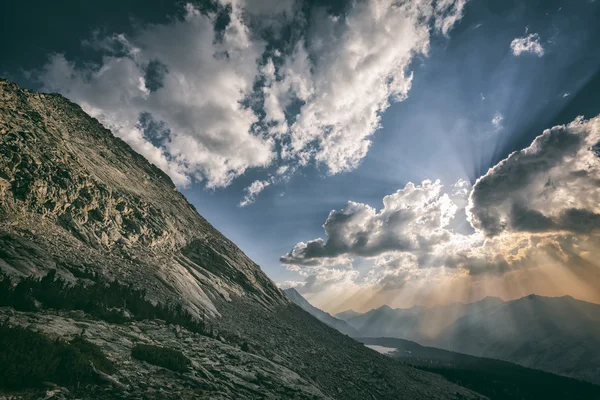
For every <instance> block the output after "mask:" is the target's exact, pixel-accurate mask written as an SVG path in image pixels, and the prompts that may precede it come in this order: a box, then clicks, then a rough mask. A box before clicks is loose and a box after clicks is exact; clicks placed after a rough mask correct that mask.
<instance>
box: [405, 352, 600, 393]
mask: <svg viewBox="0 0 600 400" xmlns="http://www.w3.org/2000/svg"><path fill="white" fill-rule="evenodd" d="M490 361H492V362H491V363H485V362H484V363H482V364H481V365H479V366H476V365H471V366H464V365H463V366H460V365H455V366H440V365H438V366H426V365H423V364H412V366H414V367H417V368H419V369H422V370H424V371H428V372H433V373H436V374H440V375H442V376H443V377H445V378H446V379H448V380H449V381H451V382H454V383H456V384H458V385H461V386H464V387H466V388H469V389H472V390H474V391H476V392H478V393H481V394H483V395H485V396H488V397H489V398H490V399H492V400H517V399H532V400H533V399H540V400H542V399H543V400H550V399H557V400H558V399H561V400H562V399H598V398H600V386H596V385H593V384H591V383H588V382H583V381H579V380H576V379H570V378H567V377H564V376H559V375H555V374H551V373H547V372H543V371H538V370H534V369H529V368H523V367H521V368H519V366H517V365H513V367H514V368H506V367H503V366H500V365H498V364H495V363H494V362H493V361H495V360H490Z"/></svg>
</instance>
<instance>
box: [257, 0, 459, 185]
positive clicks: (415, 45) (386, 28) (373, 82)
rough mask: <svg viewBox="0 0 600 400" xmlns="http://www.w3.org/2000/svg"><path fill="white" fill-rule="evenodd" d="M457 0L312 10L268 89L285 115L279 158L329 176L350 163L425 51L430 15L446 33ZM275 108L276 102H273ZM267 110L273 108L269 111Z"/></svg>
mask: <svg viewBox="0 0 600 400" xmlns="http://www.w3.org/2000/svg"><path fill="white" fill-rule="evenodd" d="M463 5H464V1H461V0H459V1H448V0H444V1H442V2H437V6H436V7H434V6H433V3H432V2H428V1H408V2H402V3H398V2H396V1H393V0H376V1H369V2H357V3H355V4H354V6H353V7H352V8H350V9H349V10H347V12H346V13H345V14H344V15H341V16H332V15H329V14H327V13H325V12H323V11H321V12H320V13H317V14H316V16H315V17H314V18H313V20H312V21H311V26H310V28H309V30H308V32H307V34H306V35H305V37H304V40H302V41H300V42H299V43H298V44H297V46H296V47H295V50H294V52H293V53H292V55H291V56H290V57H289V58H288V59H286V60H285V62H284V63H283V64H282V65H280V66H279V69H278V74H279V76H280V79H279V80H277V81H276V82H275V83H273V85H272V87H271V88H270V89H269V92H268V95H269V96H277V98H278V101H277V102H275V101H272V100H271V97H268V98H269V101H270V104H273V105H274V104H277V105H278V106H279V107H280V108H278V110H277V111H278V112H277V114H279V118H274V120H276V121H278V122H281V123H283V122H284V121H283V118H282V112H281V111H282V110H286V109H290V108H293V107H297V104H301V106H300V110H299V112H298V113H297V114H296V115H295V116H294V117H293V118H291V121H290V127H289V142H287V143H286V146H285V148H284V151H283V156H284V158H291V159H294V158H295V159H297V160H299V162H300V163H301V164H304V163H307V162H308V161H310V160H315V161H316V162H317V163H320V164H322V165H324V166H325V167H326V168H327V170H328V171H329V173H331V174H336V173H339V172H342V171H347V170H351V169H354V168H356V167H357V166H358V165H359V163H360V161H361V160H362V159H363V158H364V157H365V155H366V154H367V151H368V149H369V147H370V144H371V141H370V137H371V135H373V133H374V132H375V131H376V130H377V129H378V128H379V125H380V115H381V113H382V112H384V111H385V110H386V109H387V108H388V106H389V105H390V103H391V102H398V101H402V100H404V99H405V98H406V97H407V96H408V92H409V90H410V88H411V84H412V77H413V74H412V72H411V71H410V70H409V67H410V65H411V62H412V60H413V59H414V57H416V56H424V55H426V54H427V52H428V49H429V41H430V34H431V29H432V28H431V21H432V22H433V25H434V26H435V27H436V28H435V29H437V30H438V31H441V32H442V33H444V34H446V33H447V32H448V31H449V29H450V28H451V27H452V26H453V25H454V24H455V23H456V21H458V20H459V19H460V16H461V15H462V10H463ZM273 108H275V107H273ZM271 115H273V113H271Z"/></svg>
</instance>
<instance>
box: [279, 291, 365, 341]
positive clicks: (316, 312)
mask: <svg viewBox="0 0 600 400" xmlns="http://www.w3.org/2000/svg"><path fill="white" fill-rule="evenodd" d="M283 292H284V293H285V295H286V296H287V297H288V298H289V299H290V300H292V301H293V302H294V303H296V304H297V305H299V306H300V307H301V308H302V309H303V310H304V311H306V312H308V313H309V314H311V315H312V316H314V317H316V318H317V319H318V320H319V321H321V322H323V323H325V324H327V325H329V326H330V327H332V328H334V329H337V330H338V331H340V332H341V333H343V334H344V335H348V336H350V337H354V338H356V337H359V336H360V333H358V331H357V330H356V329H354V328H353V327H351V326H350V325H348V324H347V323H346V321H342V320H341V319H338V318H335V317H332V316H331V314H329V313H326V312H325V311H323V310H320V309H318V308H317V307H315V306H313V305H312V304H310V303H309V302H308V301H307V300H306V299H305V298H304V297H303V296H302V295H301V294H300V293H298V291H297V290H296V289H294V288H289V289H285V290H284V291H283Z"/></svg>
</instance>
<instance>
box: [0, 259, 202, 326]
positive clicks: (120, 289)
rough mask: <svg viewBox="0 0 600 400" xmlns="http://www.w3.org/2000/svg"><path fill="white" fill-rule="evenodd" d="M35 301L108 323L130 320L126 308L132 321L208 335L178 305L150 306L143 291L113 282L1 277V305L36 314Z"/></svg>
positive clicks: (50, 276)
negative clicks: (150, 321) (164, 324)
mask: <svg viewBox="0 0 600 400" xmlns="http://www.w3.org/2000/svg"><path fill="white" fill-rule="evenodd" d="M35 300H37V301H38V302H39V303H40V304H41V306H40V307H42V308H50V309H57V310H82V311H85V312H86V313H88V314H90V315H92V316H93V317H95V318H98V319H102V320H104V321H107V322H110V323H124V322H127V321H129V320H130V318H129V317H128V316H126V315H125V313H124V312H122V311H121V310H123V311H124V310H125V309H127V310H128V311H129V312H130V314H131V315H132V316H133V318H134V319H138V320H140V319H152V318H156V319H162V320H164V321H166V322H167V323H170V324H173V325H181V326H183V327H185V328H187V329H188V330H189V331H191V332H196V333H200V334H204V335H206V334H207V332H206V329H205V325H204V322H203V321H199V320H197V319H195V318H194V317H193V316H192V315H191V314H190V313H189V312H188V311H187V310H186V309H184V308H183V306H182V305H181V304H175V305H164V304H153V303H152V302H151V301H150V300H148V299H146V292H145V291H143V290H138V289H135V288H134V287H132V286H129V285H123V284H121V283H119V282H116V281H114V282H110V283H106V282H102V281H98V282H95V283H91V284H83V283H81V282H79V283H77V284H74V285H73V284H70V283H68V282H66V281H64V280H63V279H61V278H60V277H58V276H57V274H56V270H51V271H49V272H48V273H47V274H46V275H45V276H44V277H42V278H36V277H27V278H24V279H21V280H20V281H19V282H18V283H17V284H16V285H13V282H12V281H11V279H10V277H8V276H3V275H1V274H0V306H3V305H5V306H12V307H14V308H15V309H17V310H19V311H36V310H37V307H36V303H35Z"/></svg>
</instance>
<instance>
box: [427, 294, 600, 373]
mask: <svg viewBox="0 0 600 400" xmlns="http://www.w3.org/2000/svg"><path fill="white" fill-rule="evenodd" d="M437 345H438V347H443V348H447V349H449V350H454V351H459V352H461V353H467V354H472V355H476V356H482V357H490V358H498V359H502V360H506V361H511V362H515V363H518V364H520V365H523V366H526V367H531V368H537V369H541V370H544V371H549V372H554V373H558V374H562V375H566V376H572V377H576V378H580V379H586V380H589V381H591V382H595V383H599V384H600V305H598V304H592V303H587V302H585V301H580V300H576V299H574V298H573V297H570V296H564V297H543V296H537V295H529V296H526V297H523V298H521V299H517V300H514V301H510V302H507V303H506V304H505V305H503V306H502V307H499V308H496V309H493V310H490V312H485V313H479V314H476V315H469V316H465V317H462V318H460V319H458V320H457V321H456V322H454V323H453V324H452V325H450V326H449V327H447V328H446V329H445V330H444V331H443V332H442V333H441V334H440V336H439V339H438V341H437Z"/></svg>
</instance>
